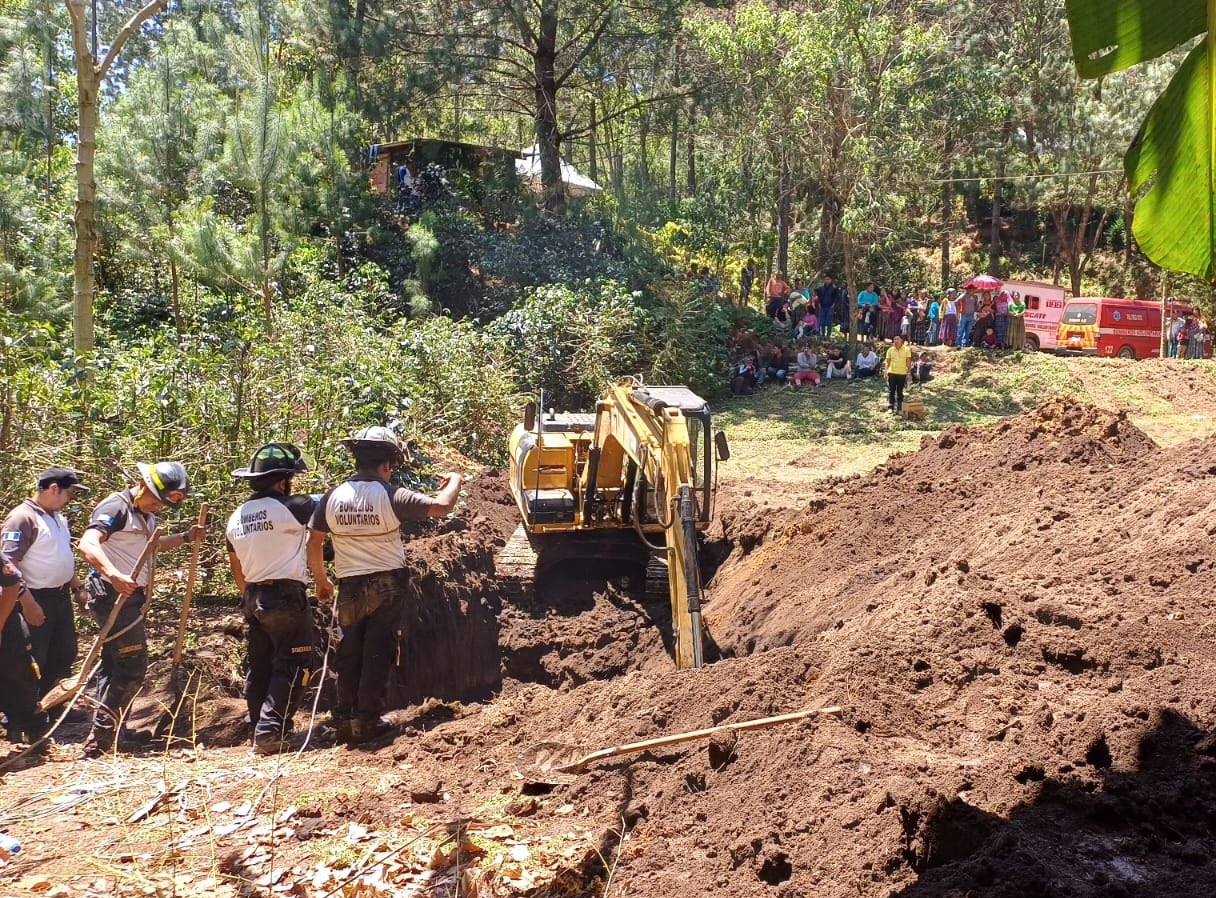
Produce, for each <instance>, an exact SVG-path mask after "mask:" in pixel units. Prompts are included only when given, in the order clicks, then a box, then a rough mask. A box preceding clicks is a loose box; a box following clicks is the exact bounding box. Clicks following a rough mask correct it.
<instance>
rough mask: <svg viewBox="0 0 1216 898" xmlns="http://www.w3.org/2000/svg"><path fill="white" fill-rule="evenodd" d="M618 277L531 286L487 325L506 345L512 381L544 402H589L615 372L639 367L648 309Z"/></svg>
mask: <svg viewBox="0 0 1216 898" xmlns="http://www.w3.org/2000/svg"><path fill="white" fill-rule="evenodd" d="M639 296H640V295H639V294H634V293H633V292H631V291H629V290H628V289H626V288H625V287H624V286H623V285H621V284H619V283H617V282H616V281H602V282H596V281H592V280H590V279H587V280H584V281H582V282H581V283H580V284H579V285H578V286H577V287H570V286H567V285H565V284H548V285H545V286H541V287H536V288H535V289H533V290H531V291H530V292H529V293H528V294H527V296H526V297H525V298H524V299H523V300H522V301H521V302H519V303H518V304H516V306H515V308H513V309H511V311H509V312H507V314H506V315H504V316H502V318H500V319H499V320H497V321H496V322H494V324H493V325H492V328H491V329H492V330H494V331H496V332H497V333H500V334H502V335H503V336H504V337H505V338H506V339H507V341H508V344H509V346H510V350H511V354H510V358H511V364H512V367H513V371H514V374H515V377H516V379H517V382H518V383H519V384H520V385H521V386H522V387H524V388H525V389H526V390H529V391H531V392H532V393H535V392H536V391H538V390H542V389H543V390H544V391H545V395H546V404H548V405H555V406H557V407H559V408H567V409H580V408H589V407H590V406H591V404H592V403H593V402H594V401H595V399H596V397H598V396H599V395H600V393H601V392H602V391H603V389H604V387H605V385H606V384H607V383H608V382H609V381H611V380H612V379H614V378H617V377H621V376H624V375H628V374H637V373H639V371H640V369H641V367H642V364H643V357H642V352H641V348H642V347H641V343H642V340H641V337H642V335H643V333H644V332H645V329H646V324H647V321H646V315H645V313H644V311H643V309H642V308H641V306H640V305H639V302H638V300H639Z"/></svg>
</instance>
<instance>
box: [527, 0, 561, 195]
mask: <svg viewBox="0 0 1216 898" xmlns="http://www.w3.org/2000/svg"><path fill="white" fill-rule="evenodd" d="M557 2H558V0H540V27H539V28H538V29H537V32H536V50H535V51H534V52H533V54H532V62H533V77H534V78H535V88H534V93H535V97H536V144H537V147H538V148H539V149H540V183H541V190H542V195H543V197H544V204H545V208H546V209H547V210H549V211H550V212H555V211H557V210H558V209H560V208H561V206H562V204H563V203H564V202H565V201H566V189H565V185H563V184H562V161H561V147H560V146H559V142H560V135H559V134H558V130H557Z"/></svg>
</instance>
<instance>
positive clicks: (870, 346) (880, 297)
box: [730, 260, 1026, 395]
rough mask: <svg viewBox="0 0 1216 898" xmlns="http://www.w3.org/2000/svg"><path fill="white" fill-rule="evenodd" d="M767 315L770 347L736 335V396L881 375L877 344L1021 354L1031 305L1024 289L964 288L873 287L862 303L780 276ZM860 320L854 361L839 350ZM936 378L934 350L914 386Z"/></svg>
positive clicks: (748, 274)
mask: <svg viewBox="0 0 1216 898" xmlns="http://www.w3.org/2000/svg"><path fill="white" fill-rule="evenodd" d="M754 270H755V269H754V262H752V261H751V260H749V261H748V264H747V265H746V266H745V267H744V269H743V275H742V277H741V278H740V284H739V288H740V296H739V298H740V301H741V302H742V303H744V304H746V303H747V301H748V299H749V298H750V295H751V292H752V287H753V284H754V277H755V275H754ZM764 294H765V308H764V311H765V314H766V315H767V317H768V318H769V319H770V320H771V321H772V323H773V329H774V331H775V333H776V339H775V340H774V341H773V343H772V344H770V345H766V346H762V345H760V343H759V341H758V340H756V338H755V337H754V335H752V334H751V333H750V332H747V331H743V332H740V333H737V334H736V335H735V341H734V342H735V347H734V349H735V356H734V361H733V363H732V367H731V376H730V385H731V392H732V393H734V394H736V395H740V394H746V393H748V392H751V391H752V390H754V389H755V388H756V387H758V386H760V385H761V384H763V383H766V382H777V383H789V384H791V385H792V386H795V387H802V386H804V385H807V384H810V385H812V386H818V385H819V384H820V383H822V382H826V381H830V380H835V379H840V380H846V381H851V380H853V379H854V378H858V379H864V378H868V377H876V376H878V375H879V373H880V372H881V370H882V360H881V358H880V356H879V354H878V352H877V351H876V345H878V344H883V343H886V342H887V341H894V340H895V339H896V338H897V337H898V338H900V342H901V343H902V342H908V343H911V344H916V345H918V346H958V347H966V346H974V347H976V348H980V349H992V350H998V349H1019V348H1021V347H1022V346H1023V344H1024V343H1025V340H1026V327H1025V319H1024V315H1025V312H1026V304H1025V303H1024V302H1023V301H1022V298H1021V297H1020V296H1019V295H1018V294H1017V292H1016V291H998V290H987V291H979V290H966V289H964V290H957V289H955V288H950V289H948V290H946V291H945V292H944V293H941V294H934V293H930V292H929V291H927V290H921V289H916V290H911V289H909V290H901V289H899V288H894V289H890V290H888V289H887V288H885V287H879V286H878V285H877V284H875V283H873V282H870V283H867V284H866V285H865V288H864V289H863V290H861V291H860V292H859V293H858V294H857V299H856V301H855V302H851V301H850V300H849V297H848V294H847V293H846V292H845V290H843V289H842V288H841V287H840V286H838V285H837V284H836V283H835V281H834V280H833V279H832V277H831V276H830V275H825V276H824V278H823V281H822V283H821V284H820V285H819V286H817V287H815V288H814V289H812V288H811V287H810V286H807V285H805V284H804V283H803V282H802V281H801V280H794V281H793V283H790V282H789V281H788V280H786V277H785V274H784V272H776V273H775V274H774V275H773V276H772V277H770V278H769V279H768V281H767V282H766V283H765V285H764ZM854 319H855V320H856V333H857V335H858V337H859V338H860V340H861V345H860V348H859V349H858V350H857V352H856V354H855V356H854V357H853V358H851V359H850V358H847V357H846V355H845V350H844V348H842V347H841V346H839V345H836V343H835V340H836V339H837V334H839V336H840V337H841V338H843V337H845V336H847V335H848V333H849V329H850V325H852V324H853V323H854ZM931 377H932V361H931V360H930V358H929V355H928V353H925V352H921V353H919V355H915V356H914V357H913V364H912V366H911V370H909V372H908V380H909V382H910V383H913V384H916V383H924V382H926V381H928V380H929V379H930V378H931Z"/></svg>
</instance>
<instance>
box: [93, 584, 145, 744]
mask: <svg viewBox="0 0 1216 898" xmlns="http://www.w3.org/2000/svg"><path fill="white" fill-rule="evenodd" d="M89 594H90V595H91V596H92V604H91V606H90V610H91V611H92V612H93V617H94V619H95V620H96V621H97V626H98V627H99V628H100V627H104V626H105V623H106V619H107V618H108V617H109V616H110V611H111V610H113V608H114V603H115V602H116V601H118V594H117V593H116V592H114V588H113V587H112V586H110V584H109V583H107V582H106V581H104V580H102V579H101V578H99V577H91V578H90V579H89ZM143 613H144V591H143V589H142V588H140V589H137V590H135V592H133V593H132V594H131V595H130V596H128V597H127V600H126V602H124V603H123V606H122V609H121V610H120V611H119V612H118V619H117V620H116V621H115V622H114V629H113V630H111V631H110V635H109V636H107V637H106V641H105V643H104V644H103V645H102V647H101V665H100V666H99V667H98V668H97V677H96V680H95V683H96V688H97V707H96V709H95V710H94V711H93V733H92V737H93V740H94V741H95V742H96V743H97V745H98V746H99V747H101V748H102V749H107V750H108V749H110V748H112V747H113V746H114V742H115V740H116V739H117V738H118V725H119V723H120V722H121V721H122V720H123V718H124V717H125V716H126V714H127V712H128V711H129V710H130V709H131V704H132V702H134V701H135V696H137V695H138V694H139V690H140V688H141V687H142V686H143V684H144V675H145V674H146V673H147V672H148V635H147V633H146V631H145V630H144V619H143Z"/></svg>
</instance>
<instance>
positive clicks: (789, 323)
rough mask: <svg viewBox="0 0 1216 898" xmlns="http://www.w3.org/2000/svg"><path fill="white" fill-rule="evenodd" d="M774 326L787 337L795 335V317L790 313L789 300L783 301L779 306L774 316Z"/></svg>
mask: <svg viewBox="0 0 1216 898" xmlns="http://www.w3.org/2000/svg"><path fill="white" fill-rule="evenodd" d="M773 326H774V327H776V328H777V330H778V331H779V332H781V333H782V334H784V335H785V336H787V337H788V336H790V334H792V333H793V331H794V316H793V314H792V313H791V312H790V304H789V301H788V300H782V301H781V303H780V304H779V305H778V306H777V312H776V314H774V315H773Z"/></svg>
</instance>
